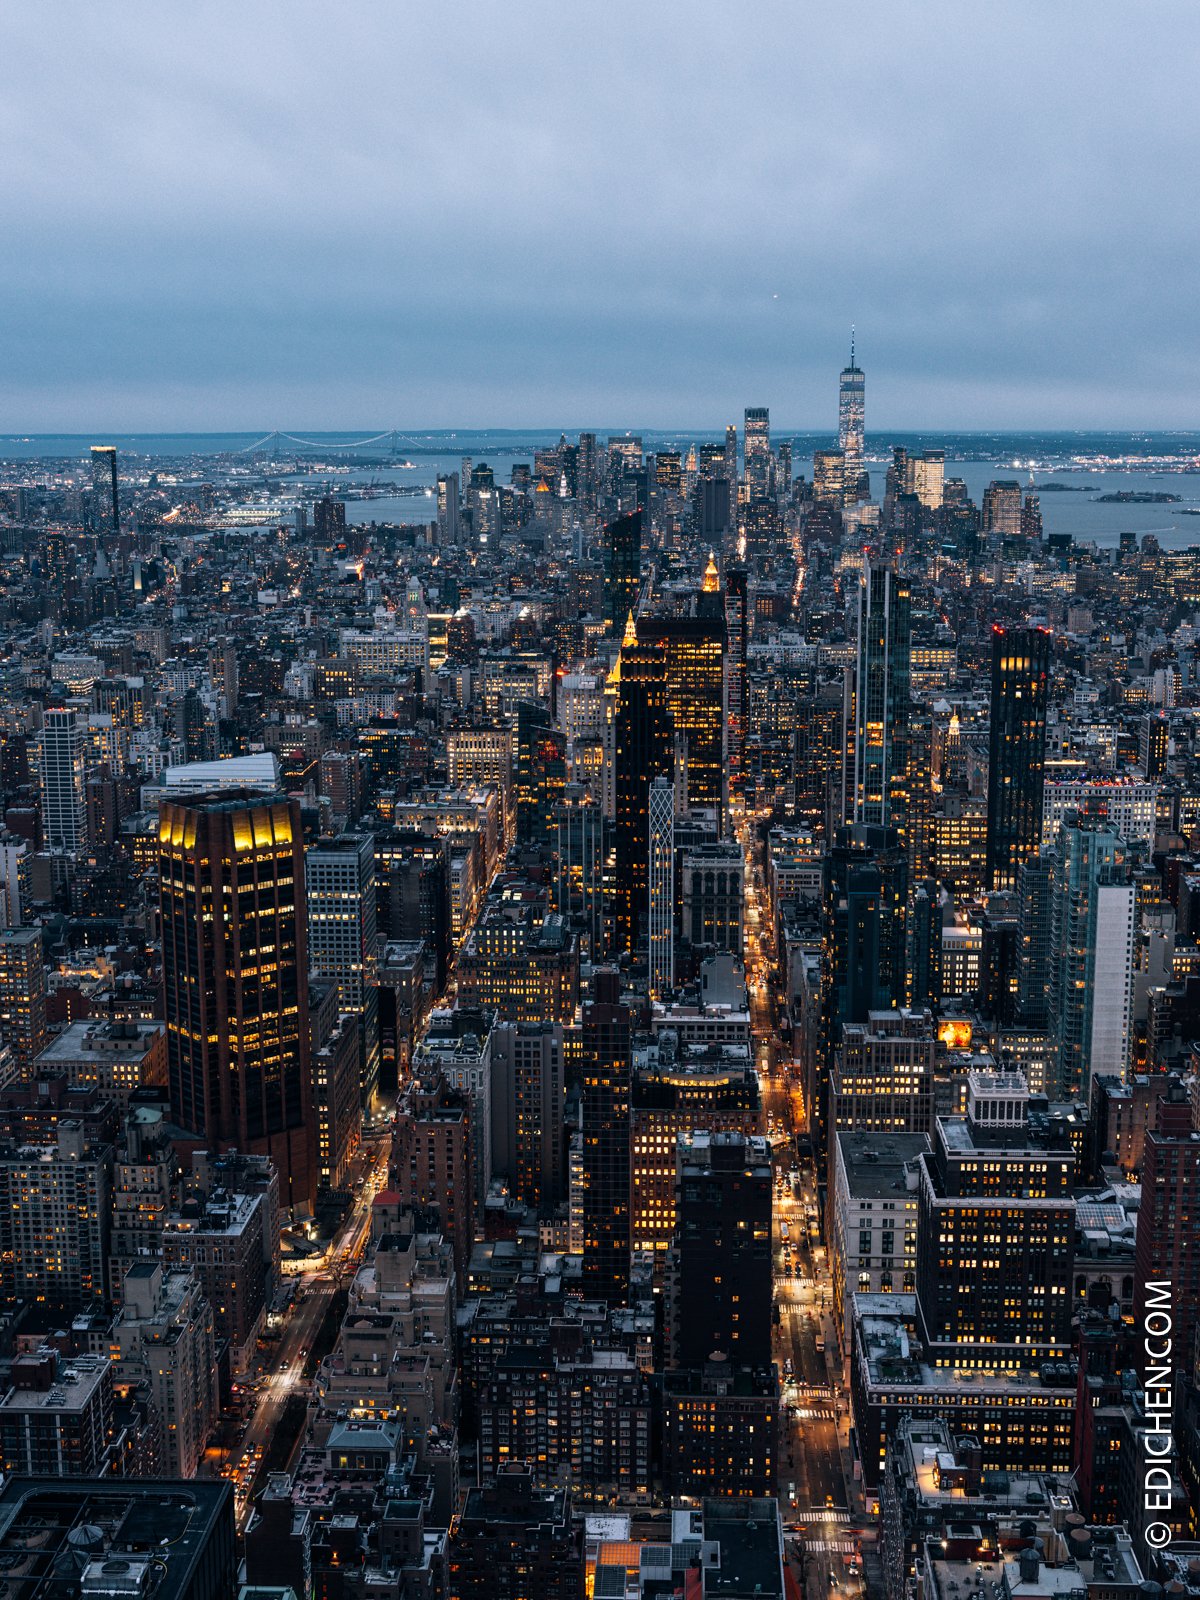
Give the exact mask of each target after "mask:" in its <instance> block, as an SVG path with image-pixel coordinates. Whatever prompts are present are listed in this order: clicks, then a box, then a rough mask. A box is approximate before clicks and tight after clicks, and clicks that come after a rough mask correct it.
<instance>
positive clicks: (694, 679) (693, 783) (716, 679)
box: [622, 574, 727, 817]
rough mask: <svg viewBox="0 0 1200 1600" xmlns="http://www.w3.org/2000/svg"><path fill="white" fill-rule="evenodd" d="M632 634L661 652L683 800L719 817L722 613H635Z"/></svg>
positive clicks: (722, 790)
mask: <svg viewBox="0 0 1200 1600" xmlns="http://www.w3.org/2000/svg"><path fill="white" fill-rule="evenodd" d="M714 575H715V574H714ZM701 598H703V596H701ZM637 637H638V644H639V645H649V646H650V647H652V648H656V649H659V650H661V651H662V653H663V657H664V660H665V664H666V679H667V710H668V711H669V713H670V716H671V722H672V725H673V727H674V731H675V733H676V734H682V735H683V736H684V738H686V740H687V803H688V805H689V806H714V807H715V808H716V811H717V815H718V817H720V816H721V815H722V814H723V812H724V808H725V802H726V798H727V796H726V772H725V618H724V616H723V614H722V613H721V612H720V610H719V609H718V610H717V611H716V612H715V614H709V615H702V616H694V617H641V618H639V619H638V624H637ZM622 670H623V669H622Z"/></svg>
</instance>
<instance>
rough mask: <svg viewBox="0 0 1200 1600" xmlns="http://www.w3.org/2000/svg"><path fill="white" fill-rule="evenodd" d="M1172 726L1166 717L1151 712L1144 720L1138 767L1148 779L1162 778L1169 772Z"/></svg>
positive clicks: (1139, 737)
mask: <svg viewBox="0 0 1200 1600" xmlns="http://www.w3.org/2000/svg"><path fill="white" fill-rule="evenodd" d="M1170 740H1171V725H1170V723H1169V722H1168V721H1167V719H1166V717H1163V716H1160V715H1159V714H1158V713H1157V712H1151V713H1150V715H1149V716H1148V717H1144V718H1143V719H1142V726H1141V728H1140V730H1139V732H1138V765H1139V766H1140V767H1141V769H1142V771H1143V772H1144V773H1145V775H1146V777H1147V778H1161V777H1162V775H1163V773H1164V772H1165V771H1166V770H1167V753H1168V749H1169V747H1170Z"/></svg>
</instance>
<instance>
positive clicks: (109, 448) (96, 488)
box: [92, 444, 121, 543]
mask: <svg viewBox="0 0 1200 1600" xmlns="http://www.w3.org/2000/svg"><path fill="white" fill-rule="evenodd" d="M92 526H93V527H94V528H95V530H96V532H97V534H98V535H99V536H100V540H101V542H102V543H103V541H104V540H105V539H110V538H111V539H115V538H116V536H117V535H118V534H119V533H120V531H121V508H120V502H119V500H118V498H117V447H116V445H113V444H94V445H93V446H92Z"/></svg>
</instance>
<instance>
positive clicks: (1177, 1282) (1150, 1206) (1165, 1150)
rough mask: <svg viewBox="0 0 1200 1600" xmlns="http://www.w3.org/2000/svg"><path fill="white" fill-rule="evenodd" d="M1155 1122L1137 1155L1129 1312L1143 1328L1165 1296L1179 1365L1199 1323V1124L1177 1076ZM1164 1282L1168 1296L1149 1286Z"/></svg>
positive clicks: (1170, 1085) (1163, 1097) (1168, 1085)
mask: <svg viewBox="0 0 1200 1600" xmlns="http://www.w3.org/2000/svg"><path fill="white" fill-rule="evenodd" d="M1155 1124H1156V1125H1155V1126H1154V1127H1153V1128H1152V1129H1151V1130H1150V1131H1149V1132H1148V1133H1147V1134H1146V1145H1145V1153H1144V1155H1143V1158H1142V1203H1141V1207H1140V1209H1139V1211H1138V1222H1137V1245H1136V1255H1135V1260H1134V1267H1135V1271H1134V1295H1135V1299H1134V1310H1135V1314H1136V1317H1137V1326H1138V1327H1139V1328H1144V1327H1145V1326H1146V1312H1147V1310H1148V1309H1153V1308H1154V1304H1155V1302H1156V1300H1157V1303H1158V1304H1159V1305H1163V1302H1164V1299H1165V1301H1166V1304H1165V1305H1164V1306H1163V1308H1164V1309H1166V1310H1168V1311H1169V1314H1170V1315H1171V1316H1172V1317H1173V1318H1174V1321H1175V1326H1174V1329H1173V1330H1172V1332H1173V1339H1174V1347H1175V1350H1176V1351H1177V1352H1178V1359H1179V1362H1180V1365H1181V1366H1182V1364H1183V1362H1185V1361H1186V1360H1187V1357H1188V1352H1190V1351H1191V1350H1192V1349H1193V1346H1194V1340H1195V1334H1196V1327H1197V1323H1198V1322H1200V1227H1198V1226H1197V1219H1198V1217H1200V1128H1197V1126H1196V1120H1195V1114H1194V1112H1193V1109H1192V1106H1191V1105H1190V1104H1189V1101H1188V1095H1187V1090H1186V1089H1185V1088H1184V1085H1183V1083H1182V1082H1181V1080H1179V1079H1178V1078H1171V1079H1170V1080H1169V1081H1168V1083H1167V1085H1166V1091H1165V1093H1164V1095H1163V1096H1162V1098H1161V1099H1160V1100H1159V1102H1158V1106H1157V1115H1156V1118H1155ZM1164 1282H1165V1283H1166V1284H1167V1285H1168V1287H1169V1298H1168V1297H1166V1296H1164V1294H1163V1292H1162V1290H1161V1289H1160V1290H1158V1291H1157V1293H1156V1290H1155V1288H1154V1287H1153V1286H1154V1285H1156V1284H1157V1285H1161V1284H1163V1283H1164ZM1158 1348H1161V1346H1158Z"/></svg>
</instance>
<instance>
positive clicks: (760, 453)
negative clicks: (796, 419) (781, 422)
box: [742, 406, 771, 499]
mask: <svg viewBox="0 0 1200 1600" xmlns="http://www.w3.org/2000/svg"><path fill="white" fill-rule="evenodd" d="M742 465H743V467H744V469H745V474H746V482H747V483H748V484H749V485H750V497H751V499H755V498H757V497H759V496H766V495H767V494H768V493H769V491H770V488H771V413H770V411H769V410H768V409H767V407H766V406H747V407H746V414H745V420H744V429H743V433H742Z"/></svg>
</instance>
